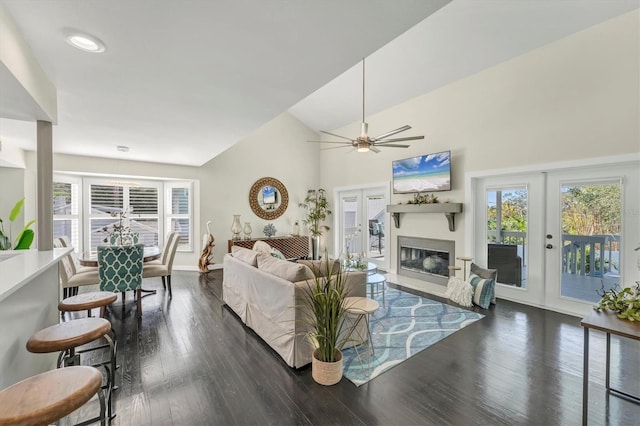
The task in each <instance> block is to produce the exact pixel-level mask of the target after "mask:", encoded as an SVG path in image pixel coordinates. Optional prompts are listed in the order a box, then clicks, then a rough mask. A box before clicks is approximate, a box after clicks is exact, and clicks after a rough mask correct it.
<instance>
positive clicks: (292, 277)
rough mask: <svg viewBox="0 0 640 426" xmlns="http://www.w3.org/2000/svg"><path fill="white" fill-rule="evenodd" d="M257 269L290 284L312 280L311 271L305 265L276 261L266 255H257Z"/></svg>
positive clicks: (269, 255)
mask: <svg viewBox="0 0 640 426" xmlns="http://www.w3.org/2000/svg"><path fill="white" fill-rule="evenodd" d="M258 269H260V270H263V271H265V272H268V273H270V274H273V275H275V276H276V277H280V278H282V279H285V280H287V281H291V282H296V281H304V280H308V279H312V278H313V273H312V272H311V269H309V268H308V267H306V266H305V265H301V264H299V263H294V262H288V261H286V260H282V259H277V258H275V257H273V256H271V254H266V253H258Z"/></svg>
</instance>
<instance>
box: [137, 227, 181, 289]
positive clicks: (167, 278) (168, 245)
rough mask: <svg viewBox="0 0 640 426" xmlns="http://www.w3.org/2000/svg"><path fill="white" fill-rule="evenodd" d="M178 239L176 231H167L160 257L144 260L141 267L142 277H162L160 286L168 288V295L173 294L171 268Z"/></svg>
mask: <svg viewBox="0 0 640 426" xmlns="http://www.w3.org/2000/svg"><path fill="white" fill-rule="evenodd" d="M179 240H180V238H179V236H178V234H177V233H176V232H169V233H168V234H167V237H166V239H165V245H164V248H163V250H162V255H161V256H160V259H158V260H153V261H151V262H146V263H145V264H144V265H143V268H142V277H143V278H152V277H161V278H162V287H164V289H165V290H166V289H167V287H168V288H169V297H172V296H173V294H172V292H171V270H172V269H173V259H174V257H175V255H176V250H177V248H178V242H179Z"/></svg>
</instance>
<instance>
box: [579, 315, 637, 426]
mask: <svg viewBox="0 0 640 426" xmlns="http://www.w3.org/2000/svg"><path fill="white" fill-rule="evenodd" d="M580 325H582V327H584V357H583V373H582V424H583V425H586V424H587V415H588V413H589V407H588V406H589V329H590V328H593V329H594V330H600V331H603V332H605V333H607V361H606V376H605V377H606V378H605V387H606V389H607V394H609V393H612V394H614V395H617V396H620V397H623V398H625V399H627V400H628V401H632V402H635V403H636V404H640V397H639V396H638V395H631V394H629V393H626V392H623V391H621V390H618V389H614V388H612V387H611V385H610V383H609V375H610V374H609V373H610V367H611V335H612V334H615V335H616V336H621V337H626V338H627V339H632V340H640V323H638V322H631V321H627V320H622V319H620V318H618V317H617V315H616V314H615V313H613V312H596V311H591V312H590V313H589V314H587V316H585V317H584V318H583V319H582V321H581V322H580Z"/></svg>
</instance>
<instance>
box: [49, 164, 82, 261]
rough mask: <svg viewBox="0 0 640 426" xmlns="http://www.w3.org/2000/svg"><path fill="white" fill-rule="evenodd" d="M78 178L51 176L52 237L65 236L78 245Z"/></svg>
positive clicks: (79, 217)
mask: <svg viewBox="0 0 640 426" xmlns="http://www.w3.org/2000/svg"><path fill="white" fill-rule="evenodd" d="M80 182H81V179H80V178H76V177H73V176H63V175H54V176H53V238H58V237H63V236H66V237H68V238H69V241H71V244H72V245H73V247H76V249H77V248H78V247H80V240H81V235H80V219H81V216H80Z"/></svg>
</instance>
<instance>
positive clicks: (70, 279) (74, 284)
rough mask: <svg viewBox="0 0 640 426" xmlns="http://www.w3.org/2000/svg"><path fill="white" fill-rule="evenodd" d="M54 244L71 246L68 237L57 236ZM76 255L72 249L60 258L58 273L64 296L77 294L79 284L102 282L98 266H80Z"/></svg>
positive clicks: (57, 246)
mask: <svg viewBox="0 0 640 426" xmlns="http://www.w3.org/2000/svg"><path fill="white" fill-rule="evenodd" d="M53 246H54V247H56V248H61V247H71V245H70V243H69V239H68V238H67V237H59V238H55V239H54V240H53ZM74 255H75V252H73V251H72V252H71V253H69V254H67V255H66V256H63V257H62V258H61V259H60V267H59V268H58V273H59V276H60V283H61V285H62V294H63V298H67V297H70V296H75V295H77V294H78V287H79V286H83V285H97V284H100V278H99V277H98V268H93V267H88V266H80V263H79V262H78V264H77V265H76V261H77V256H76V257H75V259H74Z"/></svg>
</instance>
